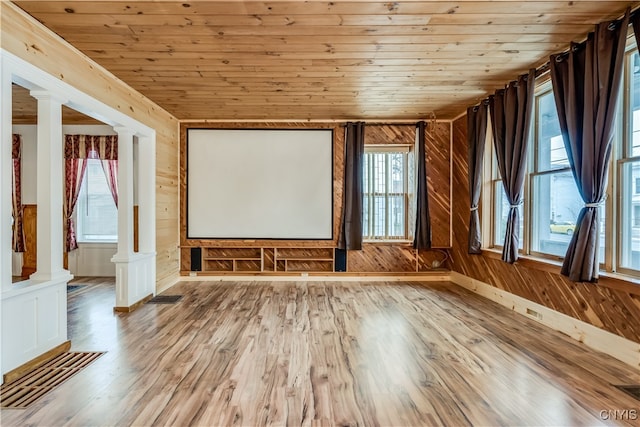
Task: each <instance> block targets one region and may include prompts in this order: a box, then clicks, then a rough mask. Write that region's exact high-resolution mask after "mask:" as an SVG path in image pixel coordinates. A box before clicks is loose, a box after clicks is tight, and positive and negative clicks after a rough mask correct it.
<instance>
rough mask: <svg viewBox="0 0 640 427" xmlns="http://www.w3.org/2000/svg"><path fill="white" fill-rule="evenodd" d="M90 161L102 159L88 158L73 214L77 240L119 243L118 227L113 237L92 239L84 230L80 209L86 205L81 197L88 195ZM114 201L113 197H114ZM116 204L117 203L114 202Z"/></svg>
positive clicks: (82, 241) (81, 241)
mask: <svg viewBox="0 0 640 427" xmlns="http://www.w3.org/2000/svg"><path fill="white" fill-rule="evenodd" d="M89 161H93V162H100V159H94V158H88V159H87V169H86V170H85V174H84V176H83V177H82V183H81V184H80V194H79V195H78V201H77V203H76V207H75V209H74V211H73V215H74V221H75V224H76V240H77V242H78V243H117V242H118V235H117V229H116V234H115V236H114V237H113V238H105V239H92V238H87V237H86V236H85V234H84V232H83V225H82V221H83V219H82V218H83V215H81V214H80V210H81V209H82V208H83V206H85V205H84V204H83V203H82V201H81V198H83V197H85V198H87V197H88V194H87V182H88V179H89V176H88V175H89V174H88V168H89ZM105 181H106V177H105ZM112 201H113V199H112ZM114 205H115V203H114ZM115 215H116V221H117V215H118V211H117V209H116V213H115Z"/></svg>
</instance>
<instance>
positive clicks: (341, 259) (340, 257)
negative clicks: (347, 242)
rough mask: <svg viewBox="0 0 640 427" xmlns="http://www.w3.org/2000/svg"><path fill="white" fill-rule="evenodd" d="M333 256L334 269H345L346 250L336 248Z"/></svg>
mask: <svg viewBox="0 0 640 427" xmlns="http://www.w3.org/2000/svg"><path fill="white" fill-rule="evenodd" d="M334 257H335V258H334V260H333V261H334V268H335V271H347V250H346V249H338V248H336V250H335V252H334Z"/></svg>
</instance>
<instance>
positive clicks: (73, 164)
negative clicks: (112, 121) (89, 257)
mask: <svg viewBox="0 0 640 427" xmlns="http://www.w3.org/2000/svg"><path fill="white" fill-rule="evenodd" d="M64 159H65V160H64V161H65V193H64V195H65V197H64V207H63V209H64V219H65V227H64V228H65V247H66V250H67V252H69V251H72V250H74V249H77V248H78V242H77V240H76V232H75V226H74V223H73V211H74V209H75V207H76V203H77V202H78V195H79V194H80V186H81V185H82V180H83V178H84V173H85V171H86V168H87V159H101V160H102V162H103V164H102V166H103V168H105V162H106V163H107V165H106V168H105V175H106V177H107V183H108V184H109V188H110V189H111V195H112V196H113V199H114V201H115V202H116V206H118V202H117V200H118V186H117V182H116V176H117V170H118V166H117V162H118V137H117V136H116V135H65V141H64Z"/></svg>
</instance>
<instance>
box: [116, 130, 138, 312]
mask: <svg viewBox="0 0 640 427" xmlns="http://www.w3.org/2000/svg"><path fill="white" fill-rule="evenodd" d="M114 130H115V131H116V132H118V251H117V252H116V254H115V255H114V256H113V258H111V261H112V262H113V263H114V264H115V265H116V309H121V308H125V307H130V306H132V305H133V304H134V303H135V302H137V300H136V293H137V292H136V286H137V284H136V283H137V281H138V277H137V276H138V269H137V254H135V253H134V252H133V131H132V130H131V129H129V128H126V127H115V128H114Z"/></svg>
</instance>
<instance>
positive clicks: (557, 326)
mask: <svg viewBox="0 0 640 427" xmlns="http://www.w3.org/2000/svg"><path fill="white" fill-rule="evenodd" d="M451 281H452V282H453V283H455V284H457V285H459V286H462V287H463V288H465V289H468V290H470V291H471V292H474V293H476V294H478V295H481V296H483V297H485V298H487V299H490V300H491V301H494V302H497V303H498V304H500V305H503V306H505V307H507V308H510V309H512V310H514V311H516V312H518V313H520V314H522V315H524V316H526V317H528V318H530V319H533V320H535V321H537V322H540V323H542V324H543V325H545V326H548V327H549V328H551V329H554V330H556V331H559V332H562V333H564V334H566V335H568V336H570V337H571V338H573V339H575V340H578V341H580V342H581V343H583V344H585V345H586V346H587V347H590V348H592V349H594V350H597V351H600V352H602V353H605V354H608V355H609V356H612V357H615V358H616V359H618V360H620V361H622V362H624V363H626V364H628V365H630V366H632V367H633V368H635V369H638V370H640V344H638V343H637V342H633V341H631V340H628V339H626V338H623V337H621V336H619V335H616V334H613V333H611V332H607V331H605V330H603V329H600V328H598V327H595V326H593V325H591V324H589V323H586V322H583V321H581V320H578V319H575V318H573V317H571V316H567V315H566V314H562V313H560V312H557V311H554V310H552V309H550V308H548V307H545V306H543V305H540V304H537V303H535V302H533V301H529V300H527V299H525V298H522V297H519V296H517V295H514V294H511V293H509V292H507V291H504V290H502V289H498V288H496V287H495V286H491V285H489V284H487V283H484V282H481V281H479V280H476V279H472V278H470V277H467V276H465V275H463V274H460V273H457V272H451Z"/></svg>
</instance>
